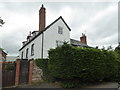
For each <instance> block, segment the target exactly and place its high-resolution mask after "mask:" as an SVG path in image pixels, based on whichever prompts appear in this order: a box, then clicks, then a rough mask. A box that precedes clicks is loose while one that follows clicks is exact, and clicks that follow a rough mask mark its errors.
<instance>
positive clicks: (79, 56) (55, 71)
mask: <svg viewBox="0 0 120 90" xmlns="http://www.w3.org/2000/svg"><path fill="white" fill-rule="evenodd" d="M117 64H118V62H117V60H116V57H115V53H114V52H113V51H107V50H100V49H95V48H80V47H73V46H71V45H68V44H64V45H63V46H61V47H57V48H56V49H51V50H50V51H49V63H48V68H49V70H50V73H51V75H52V76H53V77H54V78H56V79H58V80H60V79H61V81H73V80H76V78H77V79H79V81H80V82H82V83H84V82H85V83H91V82H92V83H95V82H100V81H114V80H115V79H116V75H117V74H118V66H117ZM67 83H68V82H67ZM67 83H66V84H67ZM74 83H75V82H74ZM72 87H76V84H75V86H74V85H73V84H72Z"/></svg>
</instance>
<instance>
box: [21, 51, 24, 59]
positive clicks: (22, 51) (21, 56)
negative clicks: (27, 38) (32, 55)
mask: <svg viewBox="0 0 120 90" xmlns="http://www.w3.org/2000/svg"><path fill="white" fill-rule="evenodd" d="M23 54H24V53H23V51H22V55H21V59H23Z"/></svg>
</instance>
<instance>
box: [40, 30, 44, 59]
mask: <svg viewBox="0 0 120 90" xmlns="http://www.w3.org/2000/svg"><path fill="white" fill-rule="evenodd" d="M43 43H44V33H43V32H42V51H41V59H43Z"/></svg>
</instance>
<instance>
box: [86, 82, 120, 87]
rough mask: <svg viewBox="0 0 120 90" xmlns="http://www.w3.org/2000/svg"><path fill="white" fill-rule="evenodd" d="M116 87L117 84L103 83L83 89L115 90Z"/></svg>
mask: <svg viewBox="0 0 120 90" xmlns="http://www.w3.org/2000/svg"><path fill="white" fill-rule="evenodd" d="M117 87H118V83H115V82H114V83H113V82H105V83H102V84H98V85H91V86H87V87H85V88H117Z"/></svg>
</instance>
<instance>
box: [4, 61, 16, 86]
mask: <svg viewBox="0 0 120 90" xmlns="http://www.w3.org/2000/svg"><path fill="white" fill-rule="evenodd" d="M2 67H3V68H2V87H6V86H13V85H15V67H16V63H15V62H14V63H2Z"/></svg>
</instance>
